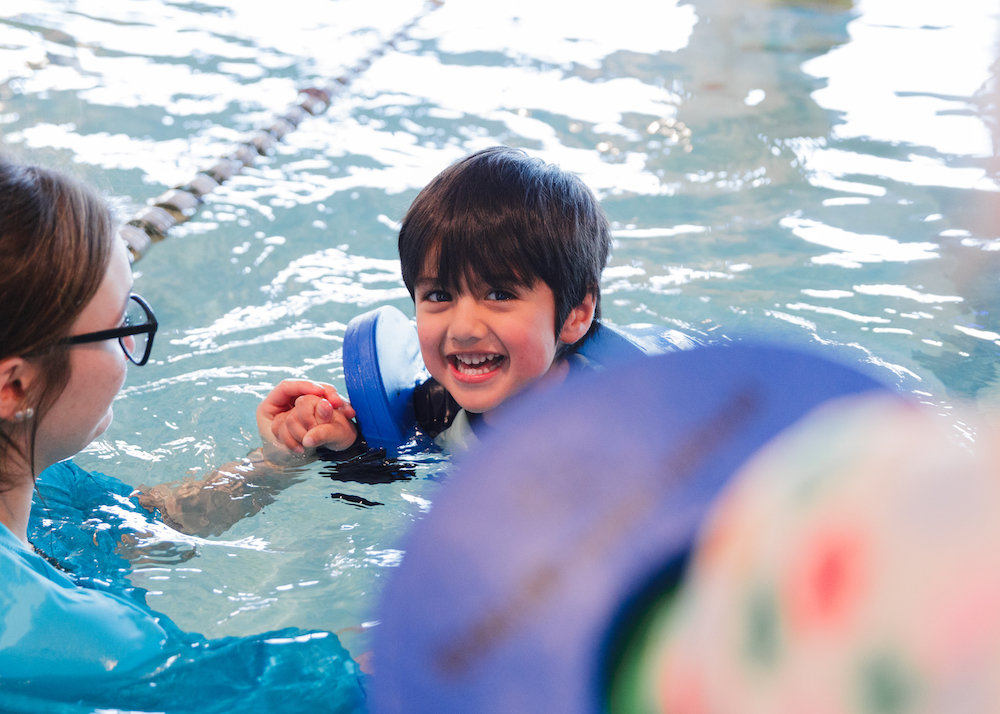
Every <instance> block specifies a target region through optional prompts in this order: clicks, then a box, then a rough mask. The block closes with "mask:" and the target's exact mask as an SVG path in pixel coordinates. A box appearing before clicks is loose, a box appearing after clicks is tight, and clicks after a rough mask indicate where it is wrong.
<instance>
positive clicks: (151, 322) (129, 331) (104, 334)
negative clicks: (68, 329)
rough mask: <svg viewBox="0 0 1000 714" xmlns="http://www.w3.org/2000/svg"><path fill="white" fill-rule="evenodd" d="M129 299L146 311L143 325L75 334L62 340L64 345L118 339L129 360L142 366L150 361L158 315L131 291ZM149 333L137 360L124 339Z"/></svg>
mask: <svg viewBox="0 0 1000 714" xmlns="http://www.w3.org/2000/svg"><path fill="white" fill-rule="evenodd" d="M128 299H129V300H135V301H136V302H137V303H138V304H139V307H141V308H142V310H143V312H145V313H146V319H147V320H148V322H146V323H145V324H143V325H125V326H124V327H115V328H114V329H111V330H100V331H98V332H87V333H85V334H83V335H73V336H72V337H67V338H66V339H65V340H63V341H62V343H63V344H64V345H83V344H87V343H89V342H101V341H103V340H113V339H116V338H117V340H118V344H120V345H121V346H122V351H124V352H125V356H126V357H128V359H129V362H131V363H132V364H134V365H136V366H137V367H141V366H142V365H144V364H146V362H148V361H149V353H150V352H152V351H153V337H154V336H155V335H156V328H157V326H158V323H157V322H156V316H155V315H154V314H153V310H152V308H151V307H150V306H149V303H147V302H146V301H145V300H143V299H142V298H141V297H139V296H138V295H136V294H135V293H131V294H130V295H129V296H128ZM144 332H145V333H148V334H149V339H147V340H146V351H145V353H144V354H143V355H142V359H140V360H136V359H135V358H134V357H132V355H130V354H129V352H128V349H126V347H125V343H124V342H123V339H124V338H126V337H131V336H132V335H141V334H142V333H144Z"/></svg>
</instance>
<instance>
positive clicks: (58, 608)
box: [0, 159, 364, 711]
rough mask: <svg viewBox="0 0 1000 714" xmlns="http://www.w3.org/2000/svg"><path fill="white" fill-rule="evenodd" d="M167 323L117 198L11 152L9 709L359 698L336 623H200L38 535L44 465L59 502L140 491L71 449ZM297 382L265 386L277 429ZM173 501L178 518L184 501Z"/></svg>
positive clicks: (203, 707)
mask: <svg viewBox="0 0 1000 714" xmlns="http://www.w3.org/2000/svg"><path fill="white" fill-rule="evenodd" d="M155 332H156V319H155V317H154V316H153V312H152V310H151V309H150V308H149V306H148V305H146V303H145V302H144V301H143V300H142V298H140V297H139V296H137V295H134V294H132V275H131V270H130V267H129V260H128V255H127V253H126V250H125V245H124V243H123V242H122V241H120V240H118V239H117V238H116V237H115V232H114V226H113V223H112V220H111V216H110V213H109V211H108V208H107V206H106V205H105V203H104V202H103V201H102V200H101V199H100V198H99V197H98V196H97V195H96V194H94V193H93V192H92V191H90V190H88V189H86V188H84V187H82V186H80V185H78V184H76V183H75V182H74V181H72V180H70V179H68V178H66V177H65V176H62V175H60V174H58V173H55V172H51V171H47V170H45V169H42V168H38V167H29V166H21V165H18V164H16V163H13V162H11V161H9V160H4V159H0V572H2V573H3V575H2V578H0V621H2V622H0V685H2V686H0V709H4V710H9V709H17V708H23V709H35V708H38V705H37V703H36V702H35V700H37V699H41V700H45V701H48V700H51V699H59V700H62V701H66V702H69V701H72V702H77V703H78V705H79V706H81V707H83V708H93V707H94V706H101V705H108V706H119V705H121V706H125V707H126V708H130V709H138V708H145V707H149V708H156V709H159V710H161V711H163V710H171V709H176V710H184V711H213V710H215V709H216V708H217V707H221V708H223V709H224V708H225V706H226V705H225V703H224V701H225V699H226V698H227V697H232V698H234V700H235V699H238V700H239V702H240V703H241V705H246V704H247V703H248V702H250V701H259V702H260V703H261V704H262V705H263V704H265V703H267V702H270V701H271V700H279V701H281V703H282V708H283V710H288V709H289V708H290V707H291V708H295V707H296V705H301V707H302V708H303V709H311V708H314V707H315V706H317V702H318V701H319V702H322V706H323V707H324V708H331V707H332V708H333V709H335V710H342V711H352V710H354V708H356V707H357V706H360V702H361V701H362V699H363V696H364V695H363V692H362V691H361V689H360V684H359V680H358V673H357V669H356V665H355V664H354V662H352V661H351V660H350V657H349V655H348V654H347V652H346V651H345V650H344V649H343V648H342V647H340V645H339V643H338V642H337V638H336V637H334V636H332V635H329V634H328V633H302V632H300V631H298V630H292V631H287V632H286V631H282V633H278V635H279V636H276V635H275V633H271V634H270V635H267V636H261V637H258V638H242V639H237V638H230V639H227V640H218V641H206V640H204V639H203V638H201V637H200V636H197V635H186V634H184V633H181V632H179V631H178V630H177V628H176V627H175V626H174V625H173V624H172V623H170V622H169V620H167V619H166V618H164V617H162V616H157V615H154V614H153V613H151V612H150V611H149V610H148V609H147V608H146V607H145V606H144V603H141V602H138V601H136V598H135V597H133V598H132V599H129V598H127V597H124V596H122V595H116V594H112V593H105V592H97V591H95V590H92V589H88V588H83V587H80V586H79V585H78V584H77V583H76V582H74V580H73V579H71V577H69V575H70V573H68V572H61V571H60V570H59V569H57V567H53V565H51V564H50V563H49V562H48V561H47V560H46V558H44V557H43V555H42V554H40V553H38V552H36V551H34V550H33V548H32V546H31V545H30V544H29V542H28V533H29V515H30V513H31V508H32V498H33V496H34V495H35V492H36V476H37V475H39V474H43V472H44V474H43V475H42V476H41V477H40V478H39V479H38V483H37V487H38V493H39V496H40V499H41V500H43V501H44V502H45V506H46V507H51V506H52V504H53V502H62V503H64V504H65V505H70V506H72V505H74V504H75V503H77V502H78V501H79V499H80V498H82V496H83V494H91V495H92V494H93V492H94V491H95V489H96V490H97V491H100V490H101V489H108V490H109V491H114V492H117V493H119V494H121V495H125V496H127V495H129V492H130V490H131V489H129V488H128V487H127V486H125V485H124V484H122V483H121V482H118V481H116V480H114V479H109V478H108V477H105V476H101V475H98V474H89V473H87V472H85V471H83V470H82V469H80V468H79V467H77V466H75V465H74V464H72V463H71V462H64V463H60V462H63V461H64V460H65V459H67V458H69V457H70V456H72V455H73V454H75V453H77V452H78V451H80V450H81V449H82V448H83V447H85V446H86V445H87V444H89V443H90V442H91V441H92V440H93V439H95V438H96V437H98V436H99V435H100V434H102V433H103V432H104V430H105V429H107V427H108V425H109V424H110V423H111V419H112V402H113V400H114V398H115V395H116V394H117V393H118V391H119V389H121V386H122V384H123V382H124V380H125V374H126V366H127V364H128V362H130V361H131V362H133V363H134V364H136V365H142V364H145V362H146V360H147V359H148V357H149V351H150V349H151V347H152V341H153V336H154V335H155ZM315 389H316V390H318V393H320V394H324V393H325V392H324V390H323V388H321V387H315ZM283 394H284V391H283V388H282V387H280V386H279V388H277V389H276V390H275V391H274V392H272V394H271V395H270V396H269V397H268V399H267V400H265V404H264V405H262V408H261V411H262V413H263V417H262V418H261V424H262V428H266V429H268V430H269V429H270V427H271V422H272V421H273V419H274V418H275V417H276V416H278V415H280V413H281V407H282V406H283V405H282V400H283ZM279 418H280V417H279ZM271 440H272V441H273V439H271ZM270 446H275V445H274V444H270ZM274 454H278V455H279V456H284V455H286V452H284V451H282V450H281V449H280V448H271V449H269V452H268V455H269V456H271V457H272V458H276V457H275V456H274ZM250 461H251V462H252V468H251V467H247V469H244V470H245V471H248V472H250V473H252V474H254V475H255V477H257V478H259V479H260V480H264V481H266V480H267V479H271V480H275V479H276V478H278V477H279V476H280V475H281V473H282V467H281V465H280V464H279V465H275V464H273V463H271V462H269V461H267V460H266V459H264V458H263V457H262V456H257V457H255V458H253V459H250ZM233 473H235V470H231V472H230V473H225V472H224V470H220V472H218V473H217V474H216V475H213V476H212V477H210V478H209V479H207V480H206V482H205V483H210V484H215V485H219V486H224V485H227V486H228V488H229V490H232V489H233V488H237V489H243V488H246V487H247V485H253V483H254V481H253V478H246V477H242V476H240V477H237V476H234V475H233ZM277 487H278V486H277V485H272V487H271V488H270V490H271V491H273V490H274V489H275V488H277ZM206 490H212V489H201V491H206ZM219 490H221V491H225V490H226V489H225V488H222V489H219ZM264 491H265V492H268V489H264ZM159 500H160V501H162V503H157V504H154V505H158V506H160V505H162V506H163V508H164V511H165V516H168V517H169V516H170V512H169V506H168V504H167V501H169V500H170V499H168V498H165V497H163V494H161V497H160V498H159ZM210 500H211V499H210ZM226 500H227V501H231V500H232V499H228V498H227V499H226ZM242 500H244V501H248V502H249V501H253V500H254V499H242ZM131 505H132V507H133V508H134V509H136V510H139V509H140V506H139V504H138V503H137V502H136V501H132V502H131ZM175 505H176V504H175ZM257 508H259V502H258V505H257V506H251V507H250V508H246V507H244V506H243V505H240V507H239V509H238V511H239V513H237V512H235V511H234V512H233V513H224V514H223V515H224V518H236V517H240V516H241V515H246V513H247V512H252V511H254V510H256V509H257ZM221 510H222V511H225V509H224V508H223V509H221ZM174 515H175V517H176V518H177V519H180V520H183V514H181V513H176V514H174ZM36 530H37V529H36ZM95 542H96V540H95ZM80 580H81V582H82V581H83V580H85V579H84V578H81V579H80ZM138 600H140V601H141V595H140V596H139V598H138ZM209 661H210V662H211V667H207V668H206V667H205V665H206V664H208V662H209ZM47 683H57V684H58V686H47ZM310 683H311V684H310ZM158 684H160V685H161V689H159V690H157V689H156V687H157V685H158ZM205 687H209V688H210V689H209V691H211V692H212V696H210V697H208V698H206V697H205V696H204V692H205V689H204V688H205ZM286 689H288V690H290V691H294V692H295V694H296V696H295V697H294V698H292V699H289V697H288V696H287V693H286V692H285V690H286ZM168 690H169V694H168ZM5 697H6V698H5ZM11 697H13V698H14V699H11ZM219 698H221V701H220V699H219ZM63 710H65V706H64V705H60V711H63Z"/></svg>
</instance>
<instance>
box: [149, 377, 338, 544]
mask: <svg viewBox="0 0 1000 714" xmlns="http://www.w3.org/2000/svg"><path fill="white" fill-rule="evenodd" d="M353 416H354V410H353V409H351V405H350V404H348V403H347V402H345V401H344V400H343V399H342V398H341V397H340V396H339V395H338V394H337V390H336V389H334V388H333V387H332V386H330V385H328V384H322V383H318V382H310V381H306V380H285V381H283V382H281V383H280V384H279V385H278V386H277V387H275V388H274V389H273V390H271V392H270V393H269V394H268V395H267V397H265V399H264V401H263V402H261V404H260V406H259V407H258V408H257V427H258V430H259V431H260V436H261V441H262V442H263V446H262V447H261V448H259V449H256V450H254V451H252V452H250V453H249V454H248V455H247V456H246V458H243V459H240V460H237V461H232V462H230V463H228V464H226V465H224V466H222V467H220V468H218V469H216V470H215V471H213V472H212V473H210V474H209V475H208V476H206V477H205V478H203V479H194V478H187V479H183V480H180V481H173V482H170V483H164V484H159V485H157V486H154V487H152V488H147V487H145V486H140V487H139V489H138V490H137V491H136V492H135V494H134V495H136V496H137V497H138V500H139V503H140V504H141V505H142V506H143V507H144V508H146V509H148V510H153V509H158V510H159V511H160V515H161V516H162V518H163V522H164V523H166V524H167V525H169V526H171V527H172V528H174V529H176V530H178V531H180V532H182V533H189V534H192V535H200V536H206V535H220V534H221V533H223V532H225V531H226V530H227V529H228V528H230V527H231V526H232V525H233V524H235V523H237V522H238V521H240V520H241V519H243V518H246V517H247V516H251V515H253V514H255V513H257V512H258V511H260V510H261V509H262V508H264V507H265V506H267V505H268V504H270V503H273V502H274V499H275V497H276V496H277V494H278V493H279V492H280V491H281V490H282V489H284V488H286V487H287V486H289V485H291V484H293V483H296V482H297V481H298V479H296V478H295V476H296V475H297V474H299V473H301V467H302V466H305V465H306V464H308V463H310V462H311V461H313V460H315V459H316V448H317V447H319V446H324V445H325V446H327V447H328V448H331V449H333V450H336V451H341V450H343V449H346V448H348V447H350V446H351V445H352V444H354V443H355V441H356V440H357V436H358V431H357V427H356V426H355V425H354V423H353V422H351V421H350V418H351V417H353ZM303 443H305V444H308V446H304V445H303Z"/></svg>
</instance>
